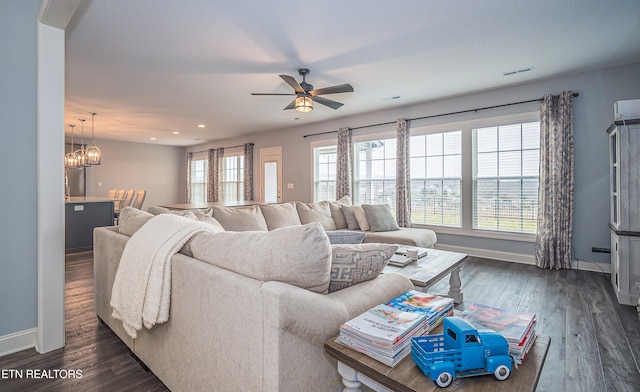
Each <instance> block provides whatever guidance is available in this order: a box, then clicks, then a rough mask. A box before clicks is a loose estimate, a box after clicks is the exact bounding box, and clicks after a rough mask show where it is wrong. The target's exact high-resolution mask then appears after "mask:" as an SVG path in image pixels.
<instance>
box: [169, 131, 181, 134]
mask: <svg viewBox="0 0 640 392" xmlns="http://www.w3.org/2000/svg"><path fill="white" fill-rule="evenodd" d="M171 133H173V134H174V135H179V134H180V132H178V131H173V132H171Z"/></svg>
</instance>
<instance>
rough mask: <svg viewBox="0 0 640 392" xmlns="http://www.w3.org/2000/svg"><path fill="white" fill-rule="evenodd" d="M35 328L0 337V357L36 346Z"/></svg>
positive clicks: (36, 331)
mask: <svg viewBox="0 0 640 392" xmlns="http://www.w3.org/2000/svg"><path fill="white" fill-rule="evenodd" d="M37 333H38V329H37V328H31V329H26V330H24V331H20V332H15V333H12V334H9V335H5V336H0V357H2V356H4V355H9V354H13V353H17V352H18V351H22V350H26V349H28V348H32V347H35V346H36V335H37Z"/></svg>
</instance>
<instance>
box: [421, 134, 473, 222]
mask: <svg viewBox="0 0 640 392" xmlns="http://www.w3.org/2000/svg"><path fill="white" fill-rule="evenodd" d="M410 149H411V150H410V156H411V162H410V170H411V222H412V223H422V224H428V225H439V226H451V227H461V226H462V204H461V198H460V188H461V183H462V160H461V157H462V131H452V132H444V133H432V134H427V135H418V136H411V140H410Z"/></svg>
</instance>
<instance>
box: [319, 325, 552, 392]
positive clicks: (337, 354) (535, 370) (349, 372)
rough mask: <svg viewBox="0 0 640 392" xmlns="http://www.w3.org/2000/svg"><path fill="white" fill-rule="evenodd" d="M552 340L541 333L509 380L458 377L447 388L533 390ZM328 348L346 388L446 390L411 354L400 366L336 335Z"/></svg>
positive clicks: (405, 391)
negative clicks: (359, 349)
mask: <svg viewBox="0 0 640 392" xmlns="http://www.w3.org/2000/svg"><path fill="white" fill-rule="evenodd" d="M439 329H440V332H435V331H434V333H441V328H439ZM437 330H438V329H437ZM437 330H436V331H437ZM550 342H551V338H550V337H549V336H546V335H540V334H539V335H538V337H537V338H536V341H535V342H534V343H533V346H532V347H531V349H530V350H529V352H528V353H527V357H526V358H525V360H524V362H523V363H522V365H520V366H518V368H517V369H516V368H515V366H514V368H513V370H512V372H511V376H510V377H509V378H508V379H507V380H505V381H497V380H496V379H495V378H493V376H491V375H484V376H477V377H468V378H457V379H455V380H454V381H453V383H452V384H451V385H450V386H449V387H447V388H446V391H447V392H455V391H465V392H488V391H491V392H512V391H518V392H521V391H522V392H524V391H532V392H533V391H535V390H536V386H537V385H538V380H539V378H540V373H541V372H542V365H543V364H544V360H545V358H546V356H547V351H548V350H549V344H550ZM324 349H325V351H326V352H327V353H328V354H329V355H330V356H332V357H334V358H335V359H337V360H338V373H340V375H341V376H342V382H343V384H344V385H345V388H344V392H358V391H360V387H361V384H364V385H367V386H368V387H370V388H372V389H373V390H375V391H377V392H435V391H445V389H442V388H440V387H438V386H437V385H436V384H435V383H434V382H433V381H431V379H430V378H429V377H427V376H425V375H424V374H423V373H422V372H421V371H420V369H419V368H418V366H417V365H416V364H415V363H414V362H413V360H412V359H411V356H407V357H406V358H405V359H403V360H402V361H400V363H399V364H398V365H396V367H393V368H391V367H389V366H386V365H384V364H382V363H380V362H378V361H376V360H375V359H373V358H369V357H368V356H366V355H364V354H361V353H359V352H357V351H355V350H352V349H350V348H348V347H345V346H343V345H341V344H339V343H336V342H335V337H334V338H331V339H329V340H328V341H327V342H325V344H324Z"/></svg>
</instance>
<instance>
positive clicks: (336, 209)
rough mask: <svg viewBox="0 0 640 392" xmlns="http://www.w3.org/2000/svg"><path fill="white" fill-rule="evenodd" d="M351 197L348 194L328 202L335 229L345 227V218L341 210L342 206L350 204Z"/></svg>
mask: <svg viewBox="0 0 640 392" xmlns="http://www.w3.org/2000/svg"><path fill="white" fill-rule="evenodd" d="M350 205H351V198H350V197H349V196H342V197H341V198H339V199H338V200H336V201H331V202H329V209H330V210H331V218H333V222H334V223H335V224H336V230H341V229H347V228H348V226H347V220H346V218H345V217H344V213H343V212H342V206H350Z"/></svg>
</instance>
